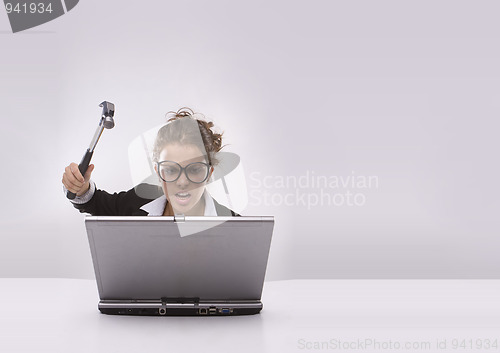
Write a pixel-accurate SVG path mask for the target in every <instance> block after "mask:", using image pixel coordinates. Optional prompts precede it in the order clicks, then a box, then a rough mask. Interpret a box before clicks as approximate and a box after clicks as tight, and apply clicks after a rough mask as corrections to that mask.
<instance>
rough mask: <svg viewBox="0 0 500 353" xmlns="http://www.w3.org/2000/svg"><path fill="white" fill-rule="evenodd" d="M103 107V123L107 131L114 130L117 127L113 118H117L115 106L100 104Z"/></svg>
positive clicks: (105, 102) (106, 103) (107, 103)
mask: <svg viewBox="0 0 500 353" xmlns="http://www.w3.org/2000/svg"><path fill="white" fill-rule="evenodd" d="M99 106H100V107H102V114H101V123H102V124H103V125H104V127H105V128H106V129H112V128H113V127H114V126H115V121H114V120H113V117H114V116H115V105H114V104H113V103H110V102H107V101H104V102H102V103H101V104H99Z"/></svg>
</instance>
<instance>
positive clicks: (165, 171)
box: [163, 167, 179, 174]
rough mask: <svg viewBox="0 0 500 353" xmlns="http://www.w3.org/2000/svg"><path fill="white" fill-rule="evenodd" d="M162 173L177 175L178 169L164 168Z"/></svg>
mask: <svg viewBox="0 0 500 353" xmlns="http://www.w3.org/2000/svg"><path fill="white" fill-rule="evenodd" d="M163 173H166V174H177V173H179V169H178V168H168V167H167V168H164V169H163Z"/></svg>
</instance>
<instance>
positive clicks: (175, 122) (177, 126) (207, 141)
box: [153, 107, 224, 165]
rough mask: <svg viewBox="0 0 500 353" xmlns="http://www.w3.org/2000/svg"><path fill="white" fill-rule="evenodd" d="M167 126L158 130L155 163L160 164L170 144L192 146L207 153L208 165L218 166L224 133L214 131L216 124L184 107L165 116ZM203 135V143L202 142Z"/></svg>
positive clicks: (154, 147)
mask: <svg viewBox="0 0 500 353" xmlns="http://www.w3.org/2000/svg"><path fill="white" fill-rule="evenodd" d="M165 117H166V118H167V124H165V125H164V126H162V127H161V128H160V130H158V134H157V135H156V139H155V143H154V146H153V161H154V162H158V161H159V158H160V153H161V151H162V150H163V148H164V147H165V145H167V144H169V143H180V144H192V145H195V146H197V147H198V148H199V149H200V150H201V151H205V152H206V156H207V159H208V163H209V164H210V165H217V163H218V162H219V161H218V160H217V158H216V153H217V152H219V151H220V150H221V149H222V147H224V146H222V133H216V132H215V131H213V129H212V128H213V127H214V123H212V122H211V121H205V120H204V119H205V116H204V115H203V114H200V113H195V112H194V111H193V110H192V109H190V108H187V107H184V108H180V109H179V110H178V111H176V112H174V111H170V112H168V113H167V114H165ZM200 135H201V141H200Z"/></svg>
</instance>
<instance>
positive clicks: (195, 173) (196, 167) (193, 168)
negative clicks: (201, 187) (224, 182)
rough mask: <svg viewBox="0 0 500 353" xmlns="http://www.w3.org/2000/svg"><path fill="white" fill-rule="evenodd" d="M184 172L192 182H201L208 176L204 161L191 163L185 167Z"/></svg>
mask: <svg viewBox="0 0 500 353" xmlns="http://www.w3.org/2000/svg"><path fill="white" fill-rule="evenodd" d="M186 174H187V177H188V179H189V180H191V181H192V182H193V183H202V182H204V181H205V179H206V178H207V176H208V165H206V164H205V163H201V162H198V163H192V164H190V165H188V166H187V167H186Z"/></svg>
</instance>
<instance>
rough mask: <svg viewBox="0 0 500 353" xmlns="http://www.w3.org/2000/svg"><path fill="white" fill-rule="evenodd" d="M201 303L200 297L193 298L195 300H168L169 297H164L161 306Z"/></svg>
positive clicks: (182, 298) (181, 298)
mask: <svg viewBox="0 0 500 353" xmlns="http://www.w3.org/2000/svg"><path fill="white" fill-rule="evenodd" d="M199 302H200V298H198V297H193V298H184V297H180V298H167V297H162V298H161V305H162V306H163V305H167V304H196V303H199Z"/></svg>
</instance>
